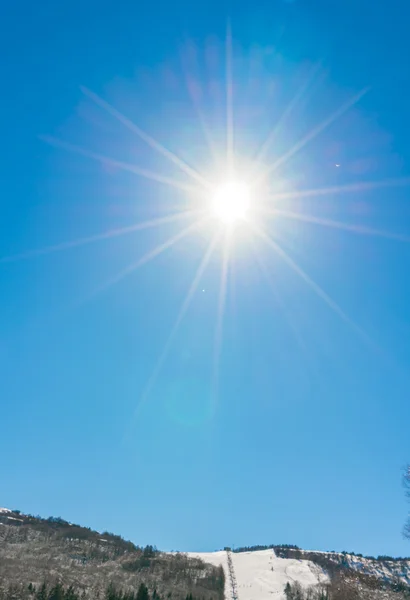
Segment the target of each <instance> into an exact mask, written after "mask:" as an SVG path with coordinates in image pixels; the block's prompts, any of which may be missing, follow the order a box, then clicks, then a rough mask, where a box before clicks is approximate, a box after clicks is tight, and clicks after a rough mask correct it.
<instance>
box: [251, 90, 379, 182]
mask: <svg viewBox="0 0 410 600" xmlns="http://www.w3.org/2000/svg"><path fill="white" fill-rule="evenodd" d="M368 90H369V88H365V89H363V90H361V91H360V92H359V93H358V94H356V95H355V96H353V97H352V98H350V99H349V100H348V101H347V102H345V103H344V104H343V105H342V106H341V107H339V108H338V109H337V110H336V111H335V112H334V113H332V114H331V115H330V116H329V117H327V118H326V119H325V120H324V121H322V122H321V123H319V125H317V126H316V127H315V128H314V129H312V131H310V132H309V133H308V134H307V135H305V137H303V138H302V139H301V140H299V142H296V144H295V145H294V146H293V147H292V148H291V149H290V150H288V152H285V154H283V155H282V156H281V157H280V158H278V159H277V160H276V161H275V162H274V163H273V164H272V165H270V166H269V167H268V168H267V169H265V170H264V171H263V172H262V173H260V174H259V175H258V176H257V177H256V178H255V180H254V182H253V184H254V185H256V184H258V183H260V182H261V181H262V180H263V179H265V178H266V177H267V176H268V175H270V173H272V172H273V171H275V170H276V169H277V168H278V167H280V166H281V165H282V164H284V163H286V161H288V160H289V159H290V158H291V157H292V156H294V154H296V152H299V150H301V149H302V148H303V147H304V146H306V144H307V143H308V142H310V141H311V140H313V139H314V138H315V137H316V136H318V135H319V133H321V132H322V131H324V130H325V129H326V128H327V127H329V125H331V124H332V123H333V122H334V121H336V119H338V118H339V117H341V116H342V115H343V114H344V113H345V112H347V111H348V110H349V108H351V107H352V106H354V105H355V104H356V103H357V102H358V101H359V100H360V99H361V98H362V97H363V96H364V95H365V94H366V93H367V92H368Z"/></svg>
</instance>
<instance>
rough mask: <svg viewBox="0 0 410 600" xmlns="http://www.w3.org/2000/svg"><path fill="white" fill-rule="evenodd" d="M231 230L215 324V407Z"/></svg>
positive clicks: (228, 231)
mask: <svg viewBox="0 0 410 600" xmlns="http://www.w3.org/2000/svg"><path fill="white" fill-rule="evenodd" d="M231 235H232V232H231V230H229V229H228V230H226V232H225V239H224V244H223V250H222V251H223V256H222V265H221V279H220V284H219V296H218V309H217V315H216V326H215V345H214V357H213V365H212V388H211V394H212V406H213V409H215V407H216V405H217V403H218V395H219V363H220V358H221V351H222V336H223V320H224V315H225V303H226V295H227V284H228V267H229V251H230V243H231Z"/></svg>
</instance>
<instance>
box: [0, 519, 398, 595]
mask: <svg viewBox="0 0 410 600" xmlns="http://www.w3.org/2000/svg"><path fill="white" fill-rule="evenodd" d="M256 548H257V549H256V550H255V549H254V548H239V549H237V550H235V551H232V552H231V551H230V549H229V548H227V549H225V550H223V551H220V552H210V553H188V554H182V553H165V552H160V551H158V550H157V549H156V548H154V547H152V546H146V547H145V548H142V547H139V546H136V545H135V544H133V543H132V542H130V541H127V540H124V539H123V538H121V537H120V536H118V535H114V534H112V533H109V532H103V533H100V532H98V531H93V530H91V529H90V528H87V527H81V526H80V525H77V524H73V523H69V522H68V521H65V520H64V519H61V518H54V517H50V518H49V519H42V518H41V517H35V516H33V515H25V514H21V513H20V512H19V511H12V510H9V509H0V600H171V599H172V600H224V598H225V600H275V599H277V600H283V599H286V600H404V599H409V598H410V560H409V559H393V558H391V557H378V559H375V558H373V557H363V556H361V555H359V556H357V555H354V554H348V553H337V552H318V551H307V550H301V549H300V548H298V547H296V546H289V545H288V546H286V545H285V546H271V547H256ZM259 548H263V549H259ZM44 582H45V583H46V587H42V584H43V583H44ZM56 584H58V585H60V587H58V585H57V586H56ZM61 586H63V587H61ZM145 586H146V587H145Z"/></svg>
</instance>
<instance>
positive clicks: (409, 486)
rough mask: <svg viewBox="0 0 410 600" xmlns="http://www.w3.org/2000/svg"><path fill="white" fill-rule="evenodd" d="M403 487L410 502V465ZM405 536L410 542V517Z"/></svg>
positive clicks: (405, 526)
mask: <svg viewBox="0 0 410 600" xmlns="http://www.w3.org/2000/svg"><path fill="white" fill-rule="evenodd" d="M403 486H404V489H405V490H406V496H407V499H408V501H409V502H410V464H409V465H407V467H406V468H405V469H404V474H403ZM403 535H404V537H406V538H407V539H409V540H410V515H409V516H408V517H407V522H406V524H405V525H404V529H403Z"/></svg>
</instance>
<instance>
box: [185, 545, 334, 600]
mask: <svg viewBox="0 0 410 600" xmlns="http://www.w3.org/2000/svg"><path fill="white" fill-rule="evenodd" d="M188 555H189V556H192V557H196V558H201V559H202V560H204V561H205V562H207V563H211V564H213V565H216V566H219V565H222V566H223V568H224V571H225V577H226V587H225V597H226V598H227V600H230V599H231V588H230V582H229V573H228V560H227V553H226V552H201V553H192V552H190V553H189V554H188ZM231 556H232V562H233V566H234V570H235V575H236V581H237V590H238V597H239V600H281V599H282V598H284V597H285V595H284V593H283V590H284V588H285V585H286V583H287V582H288V581H289V582H290V583H292V582H294V581H299V583H300V584H301V585H302V586H303V587H305V588H306V587H309V586H311V585H316V584H318V583H319V581H320V582H325V581H328V577H327V575H326V574H325V573H324V572H323V570H322V569H321V568H320V567H318V566H317V565H315V564H314V563H313V562H310V561H307V560H303V561H302V560H295V559H287V558H278V557H277V556H276V555H275V553H274V551H273V550H260V551H256V552H239V553H235V552H233V553H232V554H231Z"/></svg>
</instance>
